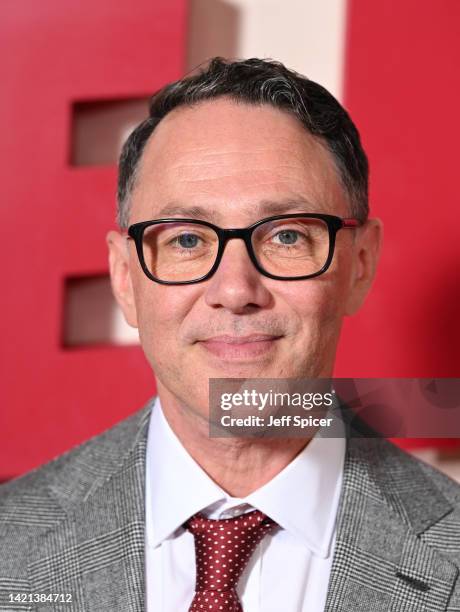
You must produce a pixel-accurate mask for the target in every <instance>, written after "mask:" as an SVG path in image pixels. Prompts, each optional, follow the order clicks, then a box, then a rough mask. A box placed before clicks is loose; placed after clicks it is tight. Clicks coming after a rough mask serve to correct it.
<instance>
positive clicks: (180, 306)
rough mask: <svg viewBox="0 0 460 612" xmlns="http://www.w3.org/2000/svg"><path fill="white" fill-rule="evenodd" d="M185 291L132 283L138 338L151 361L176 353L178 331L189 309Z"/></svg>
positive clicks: (190, 297)
mask: <svg viewBox="0 0 460 612" xmlns="http://www.w3.org/2000/svg"><path fill="white" fill-rule="evenodd" d="M184 288H185V289H187V287H174V286H171V287H168V286H164V285H159V284H157V283H153V282H152V283H149V284H146V283H144V282H143V280H142V279H141V281H140V282H139V283H136V286H135V295H136V308H137V315H138V324H139V336H140V339H141V343H142V346H143V348H144V351H145V352H146V354H149V355H150V356H151V357H154V356H157V355H158V356H159V355H161V354H162V353H166V352H168V353H169V354H170V355H171V354H172V353H174V352H176V347H177V346H178V343H179V341H180V329H181V325H182V323H183V321H184V319H185V318H186V317H187V313H188V312H189V310H190V308H191V307H192V305H193V299H192V296H190V295H188V294H190V293H191V292H190V291H189V292H188V293H187V291H183V289H184Z"/></svg>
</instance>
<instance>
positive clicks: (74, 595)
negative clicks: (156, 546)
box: [28, 403, 152, 612]
mask: <svg viewBox="0 0 460 612" xmlns="http://www.w3.org/2000/svg"><path fill="white" fill-rule="evenodd" d="M151 405H152V404H151V403H150V404H149V405H148V406H147V407H146V408H145V409H144V410H142V411H140V412H139V413H137V414H136V415H134V416H133V417H131V418H130V419H127V420H126V421H123V422H122V423H121V424H120V425H119V426H117V427H115V428H114V429H112V430H109V431H108V432H106V433H105V434H103V435H102V436H100V437H98V438H97V442H95V443H93V441H90V442H89V443H88V444H86V445H83V447H81V448H82V451H81V452H80V453H78V450H77V454H76V455H75V454H74V453H75V451H73V453H72V455H73V456H72V460H71V461H68V462H65V461H63V462H62V465H60V467H59V469H56V471H55V474H54V475H53V477H52V478H51V479H50V483H49V488H48V494H49V496H50V498H51V499H53V500H54V502H55V503H59V505H60V506H61V508H64V510H65V518H64V519H63V520H62V521H60V522H59V523H58V524H57V525H55V526H53V527H52V528H51V529H49V530H46V531H44V532H43V533H42V534H41V535H39V536H38V537H36V538H34V540H33V541H32V542H31V543H30V556H29V564H28V572H29V582H30V587H31V591H32V592H36V593H55V594H63V595H64V596H65V595H66V594H68V595H69V597H67V600H68V601H69V603H67V604H65V605H64V604H62V608H61V607H59V606H57V607H56V608H53V609H62V610H67V611H78V612H143V611H144V609H145V603H144V593H145V587H144V555H145V550H144V537H145V511H144V506H145V503H144V491H145V484H144V483H145V452H146V441H147V430H148V420H149V416H150V410H151ZM58 601H60V600H58ZM64 601H65V598H64ZM42 605H43V604H42ZM46 605H48V606H49V603H48V604H46ZM34 609H35V610H41V609H42V608H40V607H39V604H37V607H36V608H34ZM43 609H45V607H44V608H43ZM46 609H49V608H46Z"/></svg>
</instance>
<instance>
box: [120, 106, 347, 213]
mask: <svg viewBox="0 0 460 612" xmlns="http://www.w3.org/2000/svg"><path fill="white" fill-rule="evenodd" d="M277 205H278V207H279V212H288V211H289V210H291V209H299V210H300V209H301V210H304V211H308V210H311V211H316V212H330V213H333V214H340V215H344V214H346V211H347V201H346V195H345V192H344V190H343V188H342V184H341V181H340V178H339V175H338V171H337V168H336V165H335V163H334V160H333V157H332V155H331V153H330V152H329V151H328V150H327V148H326V147H325V145H324V144H323V143H322V142H321V141H320V140H318V139H317V138H315V137H313V136H312V135H311V134H309V133H308V132H307V131H306V130H305V128H304V127H303V126H302V125H301V123H300V121H299V120H298V119H296V118H295V117H294V116H292V115H290V114H289V113H287V112H284V111H281V110H279V109H276V108H273V107H271V106H268V105H248V104H245V103H237V102H234V101H232V100H229V99H225V98H220V99H216V100H212V101H206V102H201V103H199V104H197V105H195V106H193V107H180V108H178V109H176V110H174V111H172V112H171V113H169V114H168V115H167V116H166V117H165V118H164V119H163V120H162V121H161V122H160V124H159V125H158V127H157V128H156V129H155V131H154V132H153V134H152V136H151V137H150V139H149V140H148V142H147V144H146V147H145V149H144V152H143V155H142V158H141V161H140V165H139V171H138V177H137V181H136V185H135V188H134V191H133V197H132V215H131V222H136V221H139V220H144V219H148V218H152V219H153V218H155V217H158V216H168V214H176V215H177V214H179V213H180V212H181V211H183V210H184V211H185V210H186V209H191V208H195V209H196V208H198V209H199V210H200V212H202V213H206V216H209V217H211V216H212V218H213V219H214V220H215V221H216V222H218V221H219V220H224V219H226V220H227V221H229V220H230V218H235V219H236V217H238V218H242V217H245V218H247V220H248V221H252V220H257V218H260V216H261V214H262V215H263V214H265V213H266V212H269V213H270V214H277V212H278V210H277V209H276V208H277ZM291 205H292V206H291ZM184 214H185V212H184ZM266 216H267V215H266Z"/></svg>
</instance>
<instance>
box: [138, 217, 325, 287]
mask: <svg viewBox="0 0 460 612" xmlns="http://www.w3.org/2000/svg"><path fill="white" fill-rule="evenodd" d="M142 248H143V256H144V262H145V265H146V266H147V268H148V270H149V272H150V273H151V274H152V276H153V277H155V278H157V279H159V280H162V281H169V282H181V281H191V280H196V279H198V278H201V277H202V276H205V275H206V274H207V273H208V272H209V271H210V270H211V268H212V266H213V265H214V263H215V261H216V257H217V254H218V249H219V237H218V235H217V233H216V232H215V231H214V230H213V229H212V228H210V227H208V226H206V225H200V224H196V223H185V222H178V223H161V224H157V225H151V226H149V227H147V228H146V229H145V230H144V234H143V241H142ZM252 248H253V251H254V255H255V257H256V259H257V261H258V263H259V265H260V267H261V268H262V269H263V270H265V271H266V272H268V273H269V274H272V275H274V276H281V277H290V278H291V277H296V276H307V275H309V274H315V273H316V272H319V271H320V270H321V268H322V267H323V266H324V264H325V263H326V260H327V257H328V254H329V231H328V226H327V223H326V222H325V221H323V220H322V219H315V218H302V217H296V218H291V219H278V220H274V221H267V222H266V223H262V224H261V225H259V226H257V227H256V229H255V230H254V232H253V233H252Z"/></svg>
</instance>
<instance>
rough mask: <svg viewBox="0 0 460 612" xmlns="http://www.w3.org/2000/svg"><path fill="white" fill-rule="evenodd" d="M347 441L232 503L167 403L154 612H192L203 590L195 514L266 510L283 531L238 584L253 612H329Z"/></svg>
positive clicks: (154, 502) (156, 456)
mask: <svg viewBox="0 0 460 612" xmlns="http://www.w3.org/2000/svg"><path fill="white" fill-rule="evenodd" d="M344 456H345V440H344V439H343V437H342V438H319V437H314V438H313V439H312V440H311V441H310V443H309V444H307V446H306V447H305V448H304V449H303V450H302V452H301V453H300V454H299V455H297V457H295V459H294V460H293V461H292V462H291V463H290V464H289V465H287V466H286V467H285V468H284V469H283V470H282V471H281V472H279V473H278V474H277V475H276V476H275V477H274V478H273V479H272V480H270V481H269V482H268V483H267V484H265V485H264V486H262V487H260V488H259V489H257V490H256V491H254V492H253V493H251V494H250V495H248V496H247V497H245V498H244V499H238V498H234V497H230V496H229V495H228V494H227V493H225V491H223V490H222V489H221V488H220V487H219V486H218V485H217V484H216V483H215V482H214V481H213V480H211V478H210V477H209V476H208V475H207V474H206V473H205V472H204V470H203V469H202V468H201V467H200V466H199V465H198V464H197V463H196V462H195V461H194V459H193V458H192V457H191V456H190V455H189V454H188V452H187V451H186V450H185V448H184V447H183V446H182V444H181V443H180V441H179V439H178V438H177V436H176V435H175V434H174V432H173V431H172V429H171V428H170V426H169V424H168V422H167V420H166V418H165V416H164V415H163V411H162V409H161V404H160V400H159V398H157V400H156V402H155V405H154V407H153V412H152V417H151V420H150V425H149V432H148V440H147V458H146V543H145V544H146V559H145V561H146V610H147V612H188V610H189V607H190V604H191V602H192V599H193V596H194V591H195V576H196V567H195V543H194V538H193V535H192V534H191V533H189V532H188V531H187V530H185V529H184V528H183V527H182V525H183V523H184V522H185V521H186V520H187V519H189V518H190V517H191V516H192V515H193V514H195V513H196V512H203V514H205V515H206V516H207V517H208V518H216V519H224V518H230V517H232V516H236V515H238V514H241V513H243V512H247V511H251V510H253V509H258V510H260V511H261V512H264V513H265V514H267V515H268V516H269V517H270V518H272V519H273V520H274V521H275V522H276V523H277V524H278V525H279V527H277V528H276V529H275V531H274V532H273V533H272V534H269V535H267V536H265V538H264V539H263V540H262V542H261V543H260V544H259V545H258V547H257V548H256V550H255V552H254V553H253V555H252V557H251V559H250V561H249V563H248V565H247V567H246V569H245V570H244V572H243V574H242V576H241V578H240V580H239V582H238V588H237V591H238V594H239V597H240V600H241V603H242V606H243V609H244V611H245V612H280V610H283V612H284V611H287V612H320V611H321V610H323V609H324V605H325V602H326V594H327V588H328V582H329V576H330V571H331V564H332V557H333V550H334V543H335V522H336V515H337V506H338V500H339V495H340V489H341V483H342V471H343V461H344Z"/></svg>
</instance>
